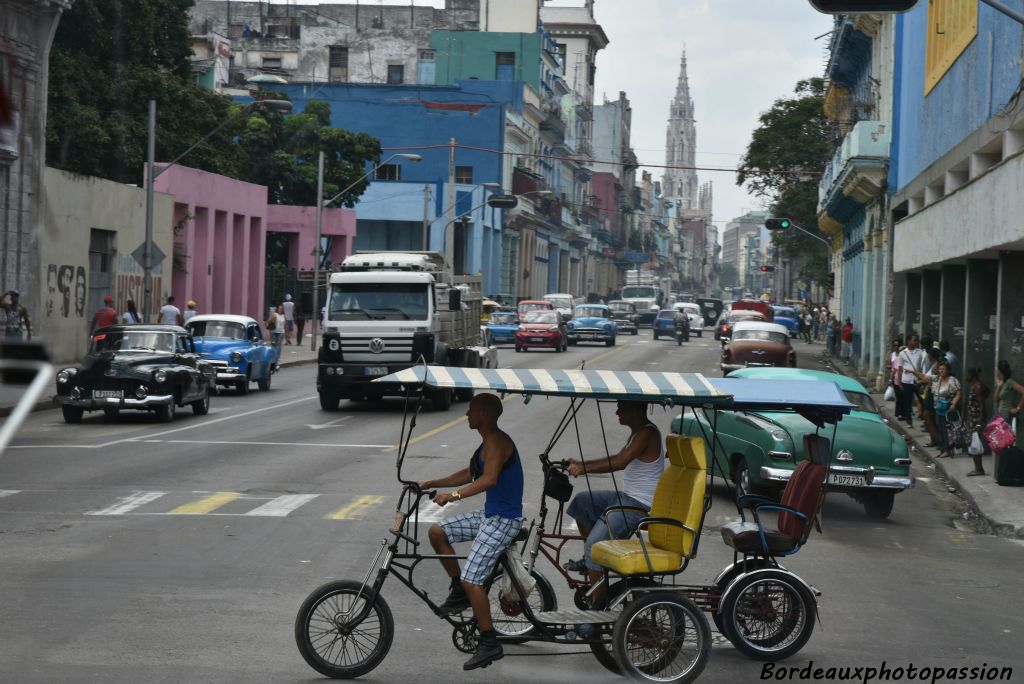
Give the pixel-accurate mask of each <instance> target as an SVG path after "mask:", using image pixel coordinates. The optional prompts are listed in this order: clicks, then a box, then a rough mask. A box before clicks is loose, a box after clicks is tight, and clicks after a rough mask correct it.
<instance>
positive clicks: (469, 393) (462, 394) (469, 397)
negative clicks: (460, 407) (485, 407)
mask: <svg viewBox="0 0 1024 684" xmlns="http://www.w3.org/2000/svg"><path fill="white" fill-rule="evenodd" d="M455 399H456V400H457V401H473V390H472V389H457V390H455Z"/></svg>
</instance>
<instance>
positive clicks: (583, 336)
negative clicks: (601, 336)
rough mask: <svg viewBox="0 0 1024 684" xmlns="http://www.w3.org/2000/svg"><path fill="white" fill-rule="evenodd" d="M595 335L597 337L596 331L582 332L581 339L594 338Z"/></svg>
mask: <svg viewBox="0 0 1024 684" xmlns="http://www.w3.org/2000/svg"><path fill="white" fill-rule="evenodd" d="M594 337H596V335H594V333H581V334H580V339H581V340H592V339H594Z"/></svg>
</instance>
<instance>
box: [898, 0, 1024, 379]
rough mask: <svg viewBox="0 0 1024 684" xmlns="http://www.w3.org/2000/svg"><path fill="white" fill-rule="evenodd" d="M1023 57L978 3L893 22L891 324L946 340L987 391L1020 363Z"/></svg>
mask: <svg viewBox="0 0 1024 684" xmlns="http://www.w3.org/2000/svg"><path fill="white" fill-rule="evenodd" d="M1004 2H1005V4H1006V5H1008V6H1009V7H1011V8H1013V9H1015V10H1016V11H1018V12H1019V11H1021V9H1022V7H1024V2H1022V0H1004ZM954 10H955V11H954ZM1021 54H1022V31H1021V25H1020V24H1019V23H1017V22H1016V21H1015V20H1013V19H1011V18H1010V17H1009V16H1006V15H1004V14H1002V13H1001V12H999V11H997V10H995V9H993V8H992V7H990V6H988V5H986V4H984V3H981V2H957V3H924V2H922V3H918V5H917V7H916V8H915V9H913V10H912V11H910V12H908V13H906V14H902V15H899V16H898V17H897V18H896V20H895V59H894V61H895V79H894V112H893V122H894V130H893V139H892V162H891V165H890V169H889V175H888V184H889V191H890V193H891V197H890V207H891V218H892V221H893V249H892V265H893V270H894V271H895V278H894V283H893V285H894V288H893V292H894V296H893V301H894V312H893V322H894V327H895V329H896V330H897V331H898V332H901V333H907V332H909V331H911V330H913V331H916V332H920V333H922V334H926V335H929V336H931V337H934V338H935V339H945V340H947V341H949V343H950V345H951V348H952V351H953V352H954V353H955V354H957V356H959V357H960V359H961V364H960V367H961V368H969V367H975V366H976V367H980V368H981V369H982V371H983V378H984V379H985V381H986V382H987V383H988V384H989V385H990V386H991V384H992V378H993V375H994V367H995V362H996V361H997V360H998V359H1007V360H1009V361H1010V363H1011V364H1013V365H1015V366H1017V367H1021V364H1024V299H1022V298H1021V296H1020V293H1021V292H1022V291H1024V218H1022V217H1024V192H1021V188H1022V187H1024V154H1022V152H1024V102H1022V97H1021Z"/></svg>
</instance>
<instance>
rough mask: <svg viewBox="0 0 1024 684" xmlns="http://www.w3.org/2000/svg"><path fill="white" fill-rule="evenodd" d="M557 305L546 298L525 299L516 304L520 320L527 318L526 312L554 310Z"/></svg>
mask: <svg viewBox="0 0 1024 684" xmlns="http://www.w3.org/2000/svg"><path fill="white" fill-rule="evenodd" d="M554 310H555V307H554V305H552V304H551V302H549V301H548V300H546V299H524V300H523V301H521V302H519V304H518V305H517V306H516V311H518V312H519V322H520V323H522V322H523V321H525V320H526V314H528V313H529V312H531V311H554Z"/></svg>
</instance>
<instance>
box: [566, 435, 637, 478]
mask: <svg viewBox="0 0 1024 684" xmlns="http://www.w3.org/2000/svg"><path fill="white" fill-rule="evenodd" d="M652 439H655V433H654V432H653V431H652V430H649V429H647V428H644V429H643V431H642V434H639V435H637V436H636V438H635V439H633V440H632V441H630V443H629V444H627V445H626V446H625V447H623V449H622V451H620V452H619V453H617V454H615V455H613V456H612V457H611V458H595V459H591V460H589V461H586V460H584V461H577V460H576V459H569V474H570V475H572V476H573V477H579V476H580V475H582V474H583V473H584V472H586V473H590V474H591V475H596V474H600V473H612V472H616V471H619V470H622V469H623V468H625V467H626V466H627V465H629V462H630V461H632V460H633V459H634V458H638V457H640V456H643V454H644V452H645V451H647V449H648V448H649V446H650V440H652Z"/></svg>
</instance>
